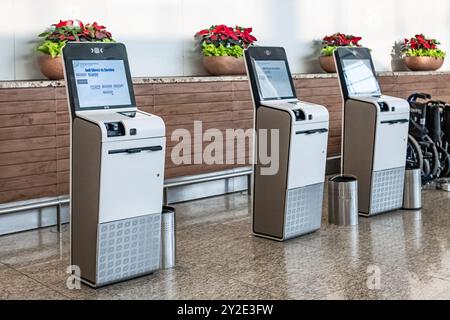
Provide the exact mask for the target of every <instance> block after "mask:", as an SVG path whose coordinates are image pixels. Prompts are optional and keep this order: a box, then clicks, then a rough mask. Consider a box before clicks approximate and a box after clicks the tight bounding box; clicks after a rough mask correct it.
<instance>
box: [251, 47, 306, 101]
mask: <svg viewBox="0 0 450 320" xmlns="http://www.w3.org/2000/svg"><path fill="white" fill-rule="evenodd" d="M245 59H246V64H247V69H248V76H249V79H250V83H251V89H252V93H253V100H254V102H255V106H256V108H258V107H259V106H260V105H261V102H263V101H277V100H292V99H297V94H296V92H295V86H294V81H293V80H292V75H291V70H290V68H289V63H288V60H287V56H286V51H285V50H284V48H282V47H249V48H247V49H246V50H245ZM256 60H260V61H284V63H285V65H286V70H287V73H288V76H289V82H290V86H291V91H292V96H289V97H277V98H263V94H262V92H261V88H260V85H259V82H258V80H257V77H258V75H257V73H256V66H255V61H256Z"/></svg>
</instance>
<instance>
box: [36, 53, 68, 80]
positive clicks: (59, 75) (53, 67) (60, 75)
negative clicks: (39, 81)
mask: <svg viewBox="0 0 450 320" xmlns="http://www.w3.org/2000/svg"><path fill="white" fill-rule="evenodd" d="M38 64H39V68H40V69H41V72H42V73H43V74H44V76H46V77H47V78H48V79H50V80H62V79H64V69H63V62H62V58H61V57H56V58H52V57H51V56H49V55H47V54H40V55H38Z"/></svg>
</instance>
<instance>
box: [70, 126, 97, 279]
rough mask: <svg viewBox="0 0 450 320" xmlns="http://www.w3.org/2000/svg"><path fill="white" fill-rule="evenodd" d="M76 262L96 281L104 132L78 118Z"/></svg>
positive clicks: (75, 138)
mask: <svg viewBox="0 0 450 320" xmlns="http://www.w3.org/2000/svg"><path fill="white" fill-rule="evenodd" d="M72 132H73V134H72V158H73V159H72V210H71V215H72V264H74V265H77V266H79V267H80V269H81V277H82V278H83V279H85V280H88V281H89V282H91V283H93V284H95V283H96V268H97V266H96V261H97V259H96V256H97V232H98V231H97V229H98V219H99V217H98V212H99V211H98V210H99V190H100V163H101V149H102V148H101V141H102V139H101V131H100V128H99V127H98V126H97V125H95V124H93V123H90V122H87V121H85V120H82V119H80V118H75V120H74V122H73V127H72Z"/></svg>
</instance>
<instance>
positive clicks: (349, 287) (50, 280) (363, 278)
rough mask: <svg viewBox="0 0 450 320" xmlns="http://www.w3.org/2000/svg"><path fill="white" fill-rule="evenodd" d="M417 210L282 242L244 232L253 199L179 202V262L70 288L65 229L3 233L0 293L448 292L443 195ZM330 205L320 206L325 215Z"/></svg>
mask: <svg viewBox="0 0 450 320" xmlns="http://www.w3.org/2000/svg"><path fill="white" fill-rule="evenodd" d="M423 203H424V208H423V210H422V211H420V212H410V211H397V212H393V213H389V214H384V215H380V216H376V217H374V218H370V219H368V218H360V219H359V226H357V227H344V228H340V227H336V226H331V225H328V223H327V221H326V214H324V221H323V226H322V229H321V230H320V231H319V232H316V233H314V234H311V235H307V236H304V237H302V238H298V239H295V240H291V241H288V242H285V243H278V242H273V241H269V240H265V239H260V238H256V237H253V236H251V235H250V229H251V219H250V213H249V205H250V198H249V197H248V196H247V195H246V194H235V195H228V196H222V197H217V198H211V199H205V200H200V201H195V202H190V203H185V204H180V205H177V206H176V208H177V267H176V268H175V269H171V270H162V271H158V272H156V273H155V274H153V275H150V276H146V277H142V278H139V279H135V280H131V281H127V282H123V283H120V284H116V285H112V286H109V287H105V288H101V289H97V290H93V289H90V288H88V287H85V286H82V288H81V290H69V289H68V288H67V286H66V280H67V277H68V274H67V273H66V268H67V266H68V264H69V233H68V232H67V227H65V231H64V232H63V233H62V234H61V235H58V234H57V233H54V232H52V231H53V230H52V229H43V230H38V231H31V232H26V233H20V234H14V235H9V236H3V237H0V298H1V299H17V298H19V299H280V298H283V299H450V193H445V192H442V191H436V190H431V189H430V190H427V191H424V193H423ZM326 212H327V208H326V203H325V206H324V213H326Z"/></svg>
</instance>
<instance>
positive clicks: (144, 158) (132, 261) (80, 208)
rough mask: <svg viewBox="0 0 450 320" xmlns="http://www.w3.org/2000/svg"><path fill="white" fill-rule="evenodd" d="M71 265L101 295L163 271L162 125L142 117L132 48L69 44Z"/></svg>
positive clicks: (65, 53) (66, 52)
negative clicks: (132, 67)
mask: <svg viewBox="0 0 450 320" xmlns="http://www.w3.org/2000/svg"><path fill="white" fill-rule="evenodd" d="M63 58H64V68H65V78H66V82H67V93H68V94H67V96H68V101H69V108H70V113H71V116H72V119H71V120H72V121H71V191H70V193H71V264H72V265H76V266H79V267H80V271H81V274H80V277H81V280H82V281H83V282H85V283H86V284H88V285H90V286H93V287H99V286H104V285H107V284H110V283H114V282H118V281H122V280H126V279H129V278H133V277H137V276H140V275H144V274H148V273H151V272H153V271H154V270H156V269H159V265H160V263H159V257H160V241H161V212H162V199H163V177H164V159H165V126H164V123H163V121H162V120H161V118H159V117H157V116H154V115H151V114H148V113H145V112H142V111H140V110H138V109H137V107H136V102H135V97H134V92H133V84H132V80H131V75H130V69H129V66H128V59H127V54H126V50H125V46H124V45H123V44H119V43H68V44H67V45H66V47H65V48H64V50H63Z"/></svg>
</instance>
